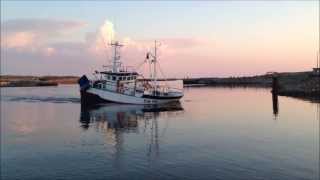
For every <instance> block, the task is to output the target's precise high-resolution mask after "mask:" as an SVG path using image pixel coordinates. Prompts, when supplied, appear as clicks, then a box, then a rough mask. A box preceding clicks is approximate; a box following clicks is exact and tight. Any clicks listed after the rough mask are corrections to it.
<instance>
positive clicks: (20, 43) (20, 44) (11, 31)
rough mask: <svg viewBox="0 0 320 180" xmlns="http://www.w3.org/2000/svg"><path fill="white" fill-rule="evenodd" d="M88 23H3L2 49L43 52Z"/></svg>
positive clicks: (48, 20)
mask: <svg viewBox="0 0 320 180" xmlns="http://www.w3.org/2000/svg"><path fill="white" fill-rule="evenodd" d="M84 26H86V23H84V22H80V21H65V20H54V19H14V20H7V21H5V22H3V23H1V32H2V33H1V39H2V41H1V48H5V49H8V48H16V49H19V50H31V51H37V50H40V51H42V50H43V49H48V47H45V46H46V45H47V44H50V42H51V41H56V40H57V39H59V38H61V37H64V36H65V35H68V34H70V33H71V32H73V31H75V30H78V29H80V28H83V27H84Z"/></svg>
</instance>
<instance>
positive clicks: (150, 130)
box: [80, 102, 183, 161]
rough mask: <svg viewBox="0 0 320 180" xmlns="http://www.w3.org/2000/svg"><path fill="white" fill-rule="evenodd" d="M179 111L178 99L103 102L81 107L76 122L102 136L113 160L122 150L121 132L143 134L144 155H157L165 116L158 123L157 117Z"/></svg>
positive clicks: (163, 131) (166, 124) (174, 113)
mask: <svg viewBox="0 0 320 180" xmlns="http://www.w3.org/2000/svg"><path fill="white" fill-rule="evenodd" d="M182 110H183V108H182V106H181V104H180V102H175V103H171V104H166V105H165V106H163V105H129V104H105V105H100V106H91V107H86V106H82V107H81V115H80V123H81V127H82V128H83V129H84V130H88V129H90V128H91V127H93V128H94V129H96V130H97V131H101V132H102V133H103V134H105V135H106V143H107V144H109V145H111V146H112V147H113V148H114V151H113V152H115V155H114V157H116V161H118V160H117V158H119V157H120V154H121V152H122V151H123V150H122V149H123V143H124V141H125V140H124V134H126V133H143V136H142V137H146V138H147V139H148V140H147V142H148V143H147V146H148V148H147V155H148V156H150V157H153V155H155V156H157V155H158V154H159V138H161V137H162V136H163V135H164V133H165V131H166V129H167V126H168V123H167V121H168V118H165V119H163V121H162V122H163V123H162V126H161V127H160V126H159V124H158V117H159V116H166V117H170V116H171V117H172V116H174V115H176V114H177V113H181V112H182Z"/></svg>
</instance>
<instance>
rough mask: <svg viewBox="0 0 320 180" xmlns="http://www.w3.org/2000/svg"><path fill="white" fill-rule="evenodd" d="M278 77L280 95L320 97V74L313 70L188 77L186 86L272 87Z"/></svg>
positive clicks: (184, 80)
mask: <svg viewBox="0 0 320 180" xmlns="http://www.w3.org/2000/svg"><path fill="white" fill-rule="evenodd" d="M274 76H276V77H277V79H278V84H279V86H278V90H277V92H278V95H283V96H294V97H306V98H309V97H311V98H319V99H320V76H319V75H314V74H313V72H311V71H308V72H288V73H269V74H265V75H259V76H250V77H228V78H188V79H183V82H184V85H185V86H230V87H240V86H241V87H247V86H248V87H270V88H271V87H272V80H273V77H274Z"/></svg>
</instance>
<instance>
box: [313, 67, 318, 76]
mask: <svg viewBox="0 0 320 180" xmlns="http://www.w3.org/2000/svg"><path fill="white" fill-rule="evenodd" d="M312 75H314V76H320V68H319V67H316V68H313V71H312Z"/></svg>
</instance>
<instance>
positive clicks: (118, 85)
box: [78, 41, 183, 104]
mask: <svg viewBox="0 0 320 180" xmlns="http://www.w3.org/2000/svg"><path fill="white" fill-rule="evenodd" d="M157 45H158V43H157V42H156V41H155V47H154V52H153V53H151V52H147V54H146V58H145V59H144V61H143V63H147V64H148V65H149V66H148V67H150V69H149V70H150V76H149V78H144V76H143V75H142V74H139V73H138V72H137V70H130V69H132V68H129V67H128V66H124V65H123V63H122V61H121V58H120V51H119V50H120V48H121V47H122V46H123V45H122V44H120V43H119V42H118V41H115V42H112V43H110V46H111V47H112V48H113V58H112V61H111V65H110V66H104V70H103V71H95V73H94V77H95V78H93V79H91V80H89V79H88V77H87V76H86V75H83V76H82V77H81V78H80V79H79V81H78V84H79V86H80V95H81V103H83V104H97V103H104V102H114V103H125V104H165V103H170V102H174V101H179V100H180V98H182V97H183V90H182V88H181V89H178V88H173V87H170V86H169V85H168V84H167V83H166V81H167V80H166V79H161V83H160V82H159V79H158V77H157V74H158V70H157V68H158V58H157ZM161 72H162V71H161ZM181 82H182V81H181Z"/></svg>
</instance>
